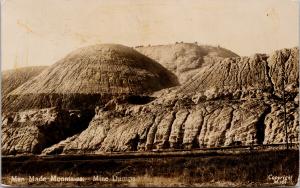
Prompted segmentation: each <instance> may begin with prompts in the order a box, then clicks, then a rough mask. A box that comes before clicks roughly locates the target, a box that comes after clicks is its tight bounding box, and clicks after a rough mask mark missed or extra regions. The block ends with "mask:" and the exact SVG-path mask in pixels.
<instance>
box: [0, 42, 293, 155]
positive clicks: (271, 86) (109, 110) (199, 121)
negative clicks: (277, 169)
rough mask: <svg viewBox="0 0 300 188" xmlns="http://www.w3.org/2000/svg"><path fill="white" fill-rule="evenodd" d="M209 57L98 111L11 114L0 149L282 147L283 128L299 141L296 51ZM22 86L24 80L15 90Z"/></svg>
mask: <svg viewBox="0 0 300 188" xmlns="http://www.w3.org/2000/svg"><path fill="white" fill-rule="evenodd" d="M176 45H178V44H176ZM161 53H163V52H161ZM89 57H91V54H89ZM211 60H212V62H211V63H210V64H207V65H205V66H201V68H199V69H198V70H197V71H196V72H197V73H195V74H194V75H193V76H192V78H191V79H188V80H186V81H185V82H184V83H182V84H181V85H180V86H176V87H171V88H167V87H165V88H161V89H160V90H159V89H153V90H151V91H156V92H154V93H153V92H152V94H151V93H147V94H145V93H143V94H134V95H131V94H128V93H127V97H125V98H124V96H117V95H114V96H110V97H109V98H108V99H109V100H108V102H106V103H105V105H103V106H101V105H100V106H97V107H96V108H93V109H94V110H93V112H91V111H86V110H82V109H79V107H78V108H77V110H76V109H70V108H43V109H31V110H29V109H26V110H18V111H19V112H16V113H7V114H5V116H3V120H2V121H3V129H4V131H3V133H4V136H3V137H2V151H3V152H4V153H5V154H18V153H42V154H58V153H71V154H72V153H101V152H111V151H149V150H154V149H162V150H164V149H193V148H207V147H223V146H232V145H251V144H277V143H285V141H286V140H285V138H286V134H285V128H286V127H285V126H287V129H288V135H287V136H288V139H289V141H292V142H298V136H299V112H298V108H299V104H298V102H299V95H298V84H299V81H298V79H299V75H298V74H299V72H298V61H299V55H298V48H292V49H283V50H278V51H276V52H274V53H273V54H271V55H266V54H256V55H254V56H252V57H230V58H222V59H221V57H218V58H211ZM85 66H87V65H85ZM39 76H40V75H39ZM39 76H38V77H39ZM138 76H140V75H138ZM170 78H171V76H170ZM283 78H285V79H283ZM49 79H50V78H49ZM150 80H151V79H150ZM175 80H176V79H175ZM156 81H158V80H156ZM173 81H174V80H173ZM36 82H37V83H38V80H37V79H36ZM41 82H42V83H43V81H41ZM61 82H64V79H63V78H62V81H61ZM145 82H147V81H145ZM158 82H159V81H158ZM159 83H160V82H159ZM171 83H173V84H174V85H176V84H175V82H171ZM168 86H169V85H168ZM20 88H23V89H24V85H23V86H21V87H19V88H17V89H16V90H15V91H19V90H21V89H20ZM32 90H33V89H32ZM15 91H14V92H15ZM283 94H284V95H283ZM283 96H285V98H284V100H283ZM63 102H68V101H63ZM89 102H90V104H93V102H94V104H95V101H92V100H90V101H89ZM283 102H285V107H286V109H284V103H283ZM66 106H68V105H66ZM284 111H286V114H285V113H284ZM284 119H286V121H284ZM76 122H83V123H80V124H78V123H76ZM29 129H30V130H29ZM32 130H35V131H32ZM29 132H31V133H30V136H28V135H29ZM32 132H34V134H32ZM56 132H60V134H56ZM25 133H26V134H25ZM27 133H28V134H27ZM54 134H56V135H58V136H57V137H55V138H53V139H50V140H49V139H44V138H51V135H54ZM41 135H42V136H41ZM36 148H38V149H36Z"/></svg>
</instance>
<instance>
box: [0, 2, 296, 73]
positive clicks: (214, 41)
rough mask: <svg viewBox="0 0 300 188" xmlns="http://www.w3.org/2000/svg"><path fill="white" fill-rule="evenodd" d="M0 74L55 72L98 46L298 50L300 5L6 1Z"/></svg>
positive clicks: (244, 52)
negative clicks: (78, 52)
mask: <svg viewBox="0 0 300 188" xmlns="http://www.w3.org/2000/svg"><path fill="white" fill-rule="evenodd" d="M1 1H2V3H1V5H2V11H1V14H2V15H1V24H2V27H1V29H2V30H1V34H2V40H1V42H2V57H1V58H2V59H1V60H2V70H5V69H11V68H16V67H23V66H33V65H51V64H53V63H55V62H56V61H57V60H59V59H61V58H62V57H64V56H65V55H66V54H67V53H69V52H70V51H72V50H74V49H77V48H79V47H82V46H87V45H90V44H96V43H119V44H123V45H127V46H136V45H148V44H152V45H155V44H170V43H175V42H176V41H184V42H195V41H197V42H198V44H210V45H220V46H222V47H225V48H227V49H230V50H232V51H234V52H236V53H237V54H239V55H242V56H248V55H252V54H254V53H256V52H259V53H269V52H272V51H273V50H276V49H281V48H290V47H294V46H298V33H299V32H298V22H299V21H298V1H295V0H1Z"/></svg>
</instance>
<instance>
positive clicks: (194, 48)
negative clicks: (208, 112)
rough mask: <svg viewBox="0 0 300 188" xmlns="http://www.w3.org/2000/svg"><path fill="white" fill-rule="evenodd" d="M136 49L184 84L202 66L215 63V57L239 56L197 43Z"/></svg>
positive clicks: (219, 48)
mask: <svg viewBox="0 0 300 188" xmlns="http://www.w3.org/2000/svg"><path fill="white" fill-rule="evenodd" d="M135 49H136V50H137V51H139V52H141V53H142V54H144V55H146V56H148V57H150V58H152V59H154V60H155V61H157V62H159V63H160V64H162V65H163V66H164V67H166V68H167V69H168V70H170V71H172V72H173V73H174V74H176V76H177V77H178V80H179V81H180V83H182V84H183V83H184V82H186V81H187V80H189V79H190V78H191V77H193V76H194V75H195V74H196V73H197V72H198V71H199V70H200V69H201V68H202V67H204V66H206V65H209V64H211V63H214V60H215V59H223V58H229V57H238V55H237V54H235V53H234V52H232V51H230V50H227V49H225V48H222V47H213V46H208V45H198V44H195V43H176V44H169V45H157V46H145V47H143V46H140V47H136V48H135Z"/></svg>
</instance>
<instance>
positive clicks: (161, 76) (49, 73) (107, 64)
mask: <svg viewBox="0 0 300 188" xmlns="http://www.w3.org/2000/svg"><path fill="white" fill-rule="evenodd" d="M175 85H178V82H177V78H176V76H175V75H173V74H172V73H171V72H170V71H168V70H167V69H166V68H164V67H163V66H161V65H160V64H159V63H157V62H155V61H154V60H151V59H150V58H148V57H146V56H144V55H142V54H140V53H139V52H137V51H136V50H134V49H132V48H129V47H126V46H122V45H116V44H102V45H94V46H89V47H85V48H81V49H78V50H75V51H74V52H72V53H70V54H69V55H67V56H66V57H65V58H63V59H62V60H60V61H58V62H57V63H55V64H54V65H52V66H50V67H49V68H47V69H46V70H45V71H43V72H42V73H41V74H39V75H38V76H36V77H34V78H32V79H30V80H29V81H27V82H25V83H24V84H22V85H21V86H20V87H18V88H17V89H15V90H13V91H12V92H10V94H9V95H10V96H9V99H8V100H6V101H4V104H3V108H4V110H5V111H7V109H8V110H9V111H15V110H19V109H30V108H45V107H53V106H55V105H58V104H61V105H62V106H63V107H65V108H75V107H79V106H81V105H84V106H85V107H89V106H90V105H91V106H93V107H95V103H96V104H103V103H105V102H107V101H105V98H109V97H111V96H114V95H122V94H125V95H142V94H148V93H151V92H153V91H157V90H161V89H163V88H168V87H172V86H175Z"/></svg>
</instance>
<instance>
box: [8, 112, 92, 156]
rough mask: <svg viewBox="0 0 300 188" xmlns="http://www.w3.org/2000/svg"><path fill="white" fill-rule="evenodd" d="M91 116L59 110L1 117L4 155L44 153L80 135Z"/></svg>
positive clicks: (19, 113) (85, 113)
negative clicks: (72, 136) (64, 140)
mask: <svg viewBox="0 0 300 188" xmlns="http://www.w3.org/2000/svg"><path fill="white" fill-rule="evenodd" d="M90 120H91V114H90V113H89V112H84V113H82V112H80V111H66V110H61V109H57V108H46V109H39V110H26V111H22V112H17V113H11V114H6V115H4V116H3V117H2V154H4V155H6V154H26V153H27V154H28V153H34V154H36V153H41V151H42V150H43V149H44V148H47V147H50V146H51V145H53V144H56V143H58V142H59V141H61V140H62V139H65V138H67V137H69V136H70V135H73V134H76V133H78V132H81V131H82V130H83V129H84V128H86V126H87V124H88V122H89V121H90Z"/></svg>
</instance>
